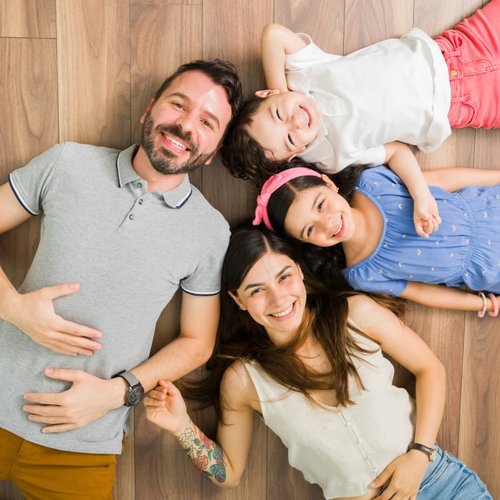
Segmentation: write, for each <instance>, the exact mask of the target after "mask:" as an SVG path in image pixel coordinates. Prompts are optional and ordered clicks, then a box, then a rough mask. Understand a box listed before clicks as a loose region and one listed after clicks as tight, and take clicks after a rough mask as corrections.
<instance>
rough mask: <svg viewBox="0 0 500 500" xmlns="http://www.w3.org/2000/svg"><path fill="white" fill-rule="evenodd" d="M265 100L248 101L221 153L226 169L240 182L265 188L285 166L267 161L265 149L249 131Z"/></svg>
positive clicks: (231, 126) (233, 124)
mask: <svg viewBox="0 0 500 500" xmlns="http://www.w3.org/2000/svg"><path fill="white" fill-rule="evenodd" d="M262 102H263V99H261V98H260V97H253V98H251V99H249V100H247V101H245V102H244V103H243V105H242V107H241V110H240V112H239V114H238V116H237V117H236V118H235V120H234V121H233V122H232V124H231V125H230V126H229V129H228V131H227V132H226V137H225V139H224V145H223V147H222V149H221V157H222V162H223V163H224V166H225V167H227V168H228V169H229V171H230V172H231V174H233V175H234V176H235V177H238V178H240V179H247V180H251V181H253V182H254V183H255V184H256V185H257V186H259V187H260V186H261V185H262V184H263V183H264V182H265V181H266V179H267V178H268V177H269V176H271V175H272V174H275V173H276V172H279V171H280V170H282V168H283V166H284V164H285V162H282V161H273V160H270V159H269V158H266V154H265V150H264V148H263V147H262V146H261V145H260V144H259V143H258V142H257V141H256V140H255V139H252V137H250V134H249V133H248V130H247V127H248V125H250V124H251V123H252V119H253V116H254V114H255V113H256V111H257V110H258V109H259V106H260V104H261V103H262Z"/></svg>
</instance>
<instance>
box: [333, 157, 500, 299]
mask: <svg viewBox="0 0 500 500" xmlns="http://www.w3.org/2000/svg"><path fill="white" fill-rule="evenodd" d="M356 190H357V191H358V192H359V193H361V194H363V195H365V196H366V197H368V198H369V199H370V200H371V201H372V202H373V203H374V204H375V205H376V206H377V207H378V209H379V211H380V213H381V214H382V216H383V218H384V229H383V234H382V238H381V240H380V242H379V245H378V247H377V248H376V250H375V251H374V252H373V254H372V255H370V256H369V257H368V258H366V259H365V260H363V261H361V262H359V263H358V264H355V265H354V266H351V267H347V268H346V269H344V271H343V273H344V276H345V277H346V279H347V280H348V281H349V283H350V284H351V286H352V287H353V288H355V289H357V290H364V291H369V292H380V293H388V294H391V295H399V294H401V293H402V292H403V291H404V290H405V288H406V285H407V283H408V281H419V282H423V283H431V284H444V285H448V286H451V287H457V286H460V285H467V286H468V287H469V288H470V289H472V290H477V291H479V290H485V291H489V292H493V293H495V294H500V185H497V186H495V187H487V188H485V187H469V188H465V189H463V190H461V191H457V192H455V193H449V192H448V191H445V190H443V189H441V188H438V187H431V192H432V194H433V196H434V197H435V199H436V202H437V204H438V207H439V214H440V216H441V219H442V223H441V225H440V226H439V230H438V231H437V232H435V233H432V234H431V235H430V236H429V238H422V237H420V236H418V235H417V233H416V231H415V227H414V225H413V200H412V198H411V196H410V195H409V193H408V191H407V189H406V187H405V186H404V185H403V184H402V182H401V180H400V179H399V178H398V177H397V176H396V175H395V174H394V173H393V172H392V171H391V170H389V169H388V168H386V167H383V166H381V167H376V168H370V169H367V170H365V171H364V172H363V173H362V175H361V177H360V179H359V181H358V185H357V187H356Z"/></svg>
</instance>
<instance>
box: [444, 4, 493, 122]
mask: <svg viewBox="0 0 500 500" xmlns="http://www.w3.org/2000/svg"><path fill="white" fill-rule="evenodd" d="M436 42H437V43H438V45H439V47H440V48H441V51H442V52H443V56H444V58H445V61H446V64H447V65H448V72H449V77H450V85H451V108H450V112H449V114H448V118H449V120H450V125H451V126H452V127H455V128H461V127H475V128H500V0H491V2H490V3H488V4H487V5H486V6H485V7H483V8H482V9H479V10H478V11H477V12H475V13H474V14H473V15H472V16H471V17H469V18H467V19H465V20H464V21H462V22H461V23H459V24H457V26H455V28H454V29H452V30H449V31H445V32H444V33H443V34H442V35H440V36H438V37H437V38H436Z"/></svg>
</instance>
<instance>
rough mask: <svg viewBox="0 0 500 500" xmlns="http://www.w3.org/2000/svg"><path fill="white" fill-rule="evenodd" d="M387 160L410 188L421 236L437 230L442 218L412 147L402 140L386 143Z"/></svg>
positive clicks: (415, 222)
mask: <svg viewBox="0 0 500 500" xmlns="http://www.w3.org/2000/svg"><path fill="white" fill-rule="evenodd" d="M384 148H385V162H386V163H387V165H388V166H389V168H390V169H391V170H392V171H393V172H394V173H396V174H397V176H398V177H399V178H400V179H401V180H402V181H403V184H404V185H405V186H406V188H407V189H408V192H409V193H410V195H411V197H412V198H413V202H414V209H413V222H414V224H415V230H416V231H417V234H418V235H419V236H422V237H424V238H426V237H427V236H428V235H429V234H431V233H432V232H434V231H437V229H438V226H439V224H440V223H441V218H440V217H439V212H438V208H437V204H436V200H434V197H433V196H432V194H431V192H430V190H429V186H428V185H427V182H426V181H425V179H424V175H423V173H422V170H421V169H420V165H419V164H418V162H417V159H416V158H415V155H414V154H413V153H412V152H411V150H410V148H409V147H408V146H407V145H406V144H403V143H402V142H389V143H387V144H384Z"/></svg>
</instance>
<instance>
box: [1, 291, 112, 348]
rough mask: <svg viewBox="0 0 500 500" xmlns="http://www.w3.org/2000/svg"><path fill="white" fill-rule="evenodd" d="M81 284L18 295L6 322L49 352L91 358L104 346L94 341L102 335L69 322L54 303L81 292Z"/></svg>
mask: <svg viewBox="0 0 500 500" xmlns="http://www.w3.org/2000/svg"><path fill="white" fill-rule="evenodd" d="M79 289H80V286H79V285H78V284H70V283H65V284H62V285H55V286H49V287H45V288H40V289H39V290H35V291H33V292H29V293H25V294H17V295H16V296H15V299H14V300H13V301H12V303H11V305H10V307H9V311H8V314H6V316H5V320H6V321H9V323H12V324H13V325H15V326H17V328H19V329H20V330H21V331H22V332H24V333H25V334H26V335H28V337H30V338H31V340H33V342H36V343H37V344H40V345H42V346H44V347H46V348H47V349H50V350H51V351H54V352H59V353H61V354H68V355H71V356H76V355H78V354H83V355H86V356H91V355H92V354H93V353H94V351H96V350H99V349H101V347H102V345H101V344H100V343H99V342H96V341H95V340H94V339H98V338H100V337H101V332H99V331H98V330H95V329H94V328H89V327H87V326H84V325H80V324H78V323H73V322H72V321H66V320H65V319H64V318H62V317H61V316H59V315H58V314H56V313H55V311H54V304H53V302H52V301H53V300H55V299H57V298H59V297H63V296H65V295H71V294H73V293H76V292H78V290H79Z"/></svg>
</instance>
